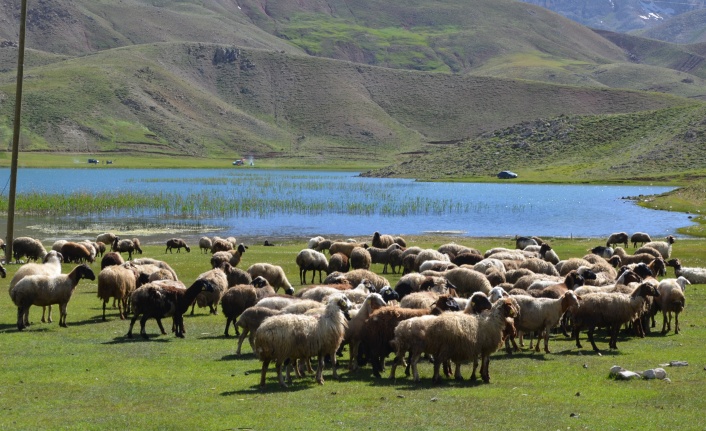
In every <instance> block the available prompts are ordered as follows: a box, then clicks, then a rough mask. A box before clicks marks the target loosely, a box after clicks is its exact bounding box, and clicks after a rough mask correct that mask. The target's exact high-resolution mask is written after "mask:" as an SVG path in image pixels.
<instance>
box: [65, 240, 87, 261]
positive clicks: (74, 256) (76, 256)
mask: <svg viewBox="0 0 706 431" xmlns="http://www.w3.org/2000/svg"><path fill="white" fill-rule="evenodd" d="M61 255H62V256H64V262H65V263H83V262H88V263H93V262H94V258H93V257H92V256H91V252H90V251H88V249H87V248H86V247H85V246H84V245H83V244H79V243H76V242H67V243H66V244H64V245H62V246H61Z"/></svg>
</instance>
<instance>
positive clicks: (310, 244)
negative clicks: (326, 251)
mask: <svg viewBox="0 0 706 431" xmlns="http://www.w3.org/2000/svg"><path fill="white" fill-rule="evenodd" d="M325 239H326V238H324V237H323V236H315V237H313V238H311V239H310V240H309V241H308V242H307V243H306V248H311V249H314V248H316V246H317V245H318V244H319V243H320V242H321V241H324V240H325Z"/></svg>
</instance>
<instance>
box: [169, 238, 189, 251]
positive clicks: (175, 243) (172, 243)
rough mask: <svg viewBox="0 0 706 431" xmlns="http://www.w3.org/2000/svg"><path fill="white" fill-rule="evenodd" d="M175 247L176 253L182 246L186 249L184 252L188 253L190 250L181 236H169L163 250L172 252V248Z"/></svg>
mask: <svg viewBox="0 0 706 431" xmlns="http://www.w3.org/2000/svg"><path fill="white" fill-rule="evenodd" d="M174 248H175V249H176V251H177V253H179V252H180V251H181V249H182V248H184V249H186V252H187V253H189V252H190V251H191V248H190V247H189V246H188V245H186V241H184V240H183V239H181V238H171V239H168V240H167V249H166V250H164V252H165V253H166V252H169V253H171V252H172V249H174Z"/></svg>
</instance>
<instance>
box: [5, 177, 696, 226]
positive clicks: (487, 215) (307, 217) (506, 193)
mask: <svg viewBox="0 0 706 431" xmlns="http://www.w3.org/2000/svg"><path fill="white" fill-rule="evenodd" d="M214 177H218V178H223V179H226V180H227V181H226V182H225V183H223V184H211V183H210V181H207V179H212V178H214ZM8 178H9V169H0V186H4V187H5V188H4V189H2V190H1V191H2V195H3V196H5V197H6V196H7V193H8V192H7V185H5V184H6V182H7V179H8ZM175 179H182V180H188V181H186V182H179V181H175ZM201 180H203V181H201ZM251 184H259V185H258V186H254V185H251ZM262 184H264V186H263V185H262ZM312 184H316V185H318V186H317V187H312ZM671 189H672V188H670V187H653V186H595V185H527V184H515V183H512V182H503V183H497V184H476V183H425V182H417V181H413V180H402V179H373V178H361V177H358V176H357V174H356V173H342V172H302V171H269V170H259V169H251V168H234V169H232V170H200V169H178V170H175V169H160V170H137V169H105V168H101V167H96V169H19V171H18V181H17V193H18V194H21V193H24V192H29V191H43V192H46V193H64V194H68V193H74V192H79V191H81V192H100V191H116V192H117V191H126V190H139V191H145V192H151V193H175V194H183V195H184V196H187V195H189V194H192V193H201V194H205V193H210V194H213V196H216V197H217V198H218V199H236V200H247V199H256V198H261V199H265V200H283V201H287V200H290V201H292V202H304V203H306V204H307V205H306V206H305V207H304V209H297V210H293V211H281V212H274V213H265V214H262V213H252V214H251V213H239V214H230V215H222V216H214V215H213V214H203V215H202V216H199V217H194V216H193V215H191V216H190V217H185V216H184V215H183V214H181V215H180V214H165V213H157V212H154V211H150V210H136V211H135V212H131V213H129V214H104V215H99V216H92V217H89V218H90V221H91V222H93V223H94V224H95V223H98V224H100V225H101V226H100V229H99V230H110V229H111V225H112V224H117V223H120V224H121V225H124V224H125V223H126V219H128V218H129V219H130V220H133V221H135V222H138V221H139V222H141V223H144V222H150V223H154V224H160V223H181V224H184V225H188V224H198V225H200V226H210V227H213V228H214V230H215V232H217V233H223V234H228V235H231V234H232V235H236V236H281V237H286V236H314V235H324V236H327V235H329V236H333V235H345V236H360V235H366V236H367V235H370V234H371V233H372V232H374V231H376V230H377V231H380V232H384V233H390V234H397V235H405V234H407V235H416V234H424V233H441V232H451V233H455V234H457V235H463V236H472V237H480V236H510V235H511V236H514V235H539V236H566V237H568V236H574V237H604V236H607V235H609V234H610V233H612V232H617V231H625V232H628V233H631V232H635V231H644V232H648V233H650V235H652V236H653V237H660V236H666V235H669V234H672V235H674V234H676V229H677V228H679V227H683V226H688V225H690V224H692V222H691V221H690V220H689V218H688V215H687V214H683V213H675V212H668V211H655V210H648V209H644V208H641V207H639V206H637V205H635V204H634V202H632V201H631V200H626V199H622V198H623V197H626V196H639V195H652V194H659V193H663V192H666V191H669V190H671ZM410 202H414V203H416V206H415V205H410ZM353 206H356V207H357V208H359V209H358V210H355V211H353V213H352V214H351V213H350V212H349V211H347V210H346V208H347V207H353ZM361 208H362V209H361ZM81 218H82V217H81V216H78V217H77V216H75V215H71V214H67V215H66V217H63V218H62V219H60V220H56V219H55V218H54V219H52V220H51V223H54V224H59V225H60V224H62V223H65V224H67V223H72V222H75V221H76V220H79V219H81ZM128 221H129V220H128ZM48 222H49V221H47V223H48ZM97 229H98V228H97Z"/></svg>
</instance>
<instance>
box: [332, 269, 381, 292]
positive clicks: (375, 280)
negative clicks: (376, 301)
mask: <svg viewBox="0 0 706 431" xmlns="http://www.w3.org/2000/svg"><path fill="white" fill-rule="evenodd" d="M363 280H367V281H368V282H370V283H371V284H372V285H373V286H374V287H375V289H376V290H380V289H382V288H383V287H385V286H389V285H390V282H389V281H387V279H386V278H385V277H383V276H381V275H377V274H375V273H374V272H372V271H369V270H367V269H355V270H353V271H350V272H346V273H345V274H343V273H340V272H332V273H331V274H329V275H328V276H327V277H326V279H324V284H338V283H348V284H350V285H351V286H357V285H359V284H360V283H362V282H363Z"/></svg>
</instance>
